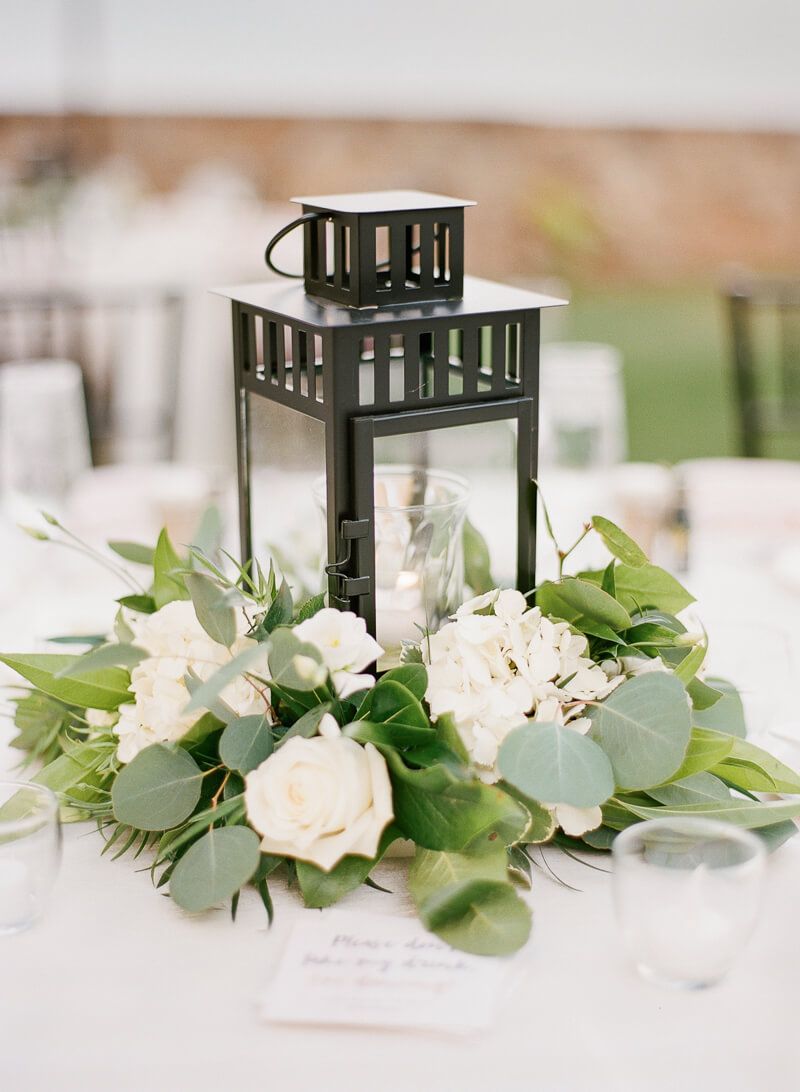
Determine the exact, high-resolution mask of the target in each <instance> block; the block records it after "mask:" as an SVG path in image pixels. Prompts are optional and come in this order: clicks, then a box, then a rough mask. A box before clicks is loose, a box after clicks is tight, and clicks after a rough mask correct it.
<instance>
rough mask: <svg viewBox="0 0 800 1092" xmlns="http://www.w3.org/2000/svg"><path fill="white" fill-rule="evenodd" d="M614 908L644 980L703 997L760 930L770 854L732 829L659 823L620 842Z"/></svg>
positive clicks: (637, 828) (634, 829)
mask: <svg viewBox="0 0 800 1092" xmlns="http://www.w3.org/2000/svg"><path fill="white" fill-rule="evenodd" d="M613 856H614V901H615V905H616V911H617V917H618V920H619V923H620V926H621V928H622V935H623V938H624V941H625V945H626V947H627V949H628V952H629V953H630V955H631V957H632V958H633V960H634V962H635V963H636V966H637V968H638V970H639V972H640V974H642V976H643V977H644V978H647V979H650V980H651V981H654V982H657V983H659V984H661V985H668V986H675V987H681V988H684V989H697V988H700V987H703V986H711V985H713V984H714V983H715V982H718V981H719V980H720V979H721V978H722V977H723V976H724V975H725V974H727V972H728V971H729V970H730V968H731V966H732V965H733V963H734V961H735V960H736V958H737V956H738V955H739V953H740V952H741V950H742V949H743V947H744V945H745V943H746V942H747V940H748V938H749V937H750V934H751V933H752V931H753V927H754V926H755V923H756V918H757V916H758V910H759V906H760V903H761V892H762V884H763V876H764V863H765V859H766V852H765V849H764V846H763V844H762V843H761V842H760V841H759V839H758V838H757V837H756V836H755V835H754V834H751V833H750V832H749V831H746V830H741V829H740V828H739V827H735V826H733V825H732V824H730V823H720V822H716V821H712V820H708V819H698V818H684V819H656V820H653V821H652V822H646V823H637V824H635V825H634V826H631V827H628V828H627V829H626V830H624V831H622V833H621V834H619V835H617V838H616V839H615V841H614V846H613Z"/></svg>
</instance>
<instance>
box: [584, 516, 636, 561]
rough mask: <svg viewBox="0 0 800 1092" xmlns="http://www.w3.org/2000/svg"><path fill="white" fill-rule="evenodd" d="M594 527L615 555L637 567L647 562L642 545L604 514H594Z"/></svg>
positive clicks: (610, 551)
mask: <svg viewBox="0 0 800 1092" xmlns="http://www.w3.org/2000/svg"><path fill="white" fill-rule="evenodd" d="M592 527H594V529H595V531H597V533H598V535H600V538H602V540H603V542H604V543H605V547H606V549H607V550H608V552H609V553H610V554H613V555H614V557H617V558H619V560H620V561H623V562H625V564H626V565H632V566H633V567H634V568H637V569H638V568H640V567H641V566H642V565H646V564H647V554H646V553H645V552H644V550H643V549H642V548H641V546H639V545H637V543H635V542H634V541H633V539H632V538H631V537H630V535H626V534H625V532H624V531H623V530H622V528H621V527H617V525H616V524H615V523H612V522H611V520H610V519H606V518H605V517H604V516H592Z"/></svg>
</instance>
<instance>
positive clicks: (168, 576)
mask: <svg viewBox="0 0 800 1092" xmlns="http://www.w3.org/2000/svg"><path fill="white" fill-rule="evenodd" d="M182 568H183V561H182V560H181V558H180V556H179V555H178V553H177V551H176V550H175V547H174V546H173V545H172V543H171V541H170V538H169V535H168V534H167V532H166V530H163V531H162V532H161V534H160V535H159V536H158V542H157V543H156V548H155V552H154V553H153V589H152V595H153V601H154V603H155V605H156V609H157V610H161V608H162V607H165V606H166V605H167V603H172V602H174V600H176V599H188V598H189V591H188V589H187V587H186V582H185V580H184V578H183V576H182V575H181V573H180V570H181V569H182Z"/></svg>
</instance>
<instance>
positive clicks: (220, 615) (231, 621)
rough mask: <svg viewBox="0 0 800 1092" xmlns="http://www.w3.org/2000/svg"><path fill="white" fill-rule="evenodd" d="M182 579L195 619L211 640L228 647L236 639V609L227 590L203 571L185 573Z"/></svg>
mask: <svg viewBox="0 0 800 1092" xmlns="http://www.w3.org/2000/svg"><path fill="white" fill-rule="evenodd" d="M183 579H184V582H185V584H186V587H187V589H188V591H189V595H190V596H191V598H192V606H193V607H194V612H195V614H196V615H197V621H198V622H199V623H200V625H201V626H202V627H203V629H204V630H205V631H206V633H207V634H208V636H209V637H210V638H211V640H212V641H216V643H217V644H218V645H224V646H225V648H230V647H231V645H232V644H233V642H234V641H235V640H236V611H235V610H234V608H233V607H232V606H231V603H230V599H229V597H228V594H227V591H226V590H225V589H223V588H221V587H220V586H219V584H217V583H216V581H214V580H212V579H211V577H210V576H206V574H205V573H187V574H186V575H185V576H184V578H183Z"/></svg>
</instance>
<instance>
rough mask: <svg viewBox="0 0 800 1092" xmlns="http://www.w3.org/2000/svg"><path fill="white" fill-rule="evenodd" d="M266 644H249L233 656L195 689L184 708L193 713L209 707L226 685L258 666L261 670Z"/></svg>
mask: <svg viewBox="0 0 800 1092" xmlns="http://www.w3.org/2000/svg"><path fill="white" fill-rule="evenodd" d="M265 652H266V645H258V644H256V645H248V647H247V648H245V649H243V650H242V651H241V652H239V653H237V654H236V655H235V656H232V657H231V658H230V660H228V662H227V663H225V664H223V665H222V667H220V669H219V670H218V671H215V672H214V674H213V675H211V676H210V677H209V678H208V679H206V681H205V682H204V683H202V684H201V685H200V686H198V687H197V689H196V690H194V691H193V693H192V696H191V699H190V700H189V704H188V705H187V706H186V708H185V709H184V712H185V713H191V712H193V711H194V710H196V709H208V708H210V707H211V705H212V704H213V703H214V702H215V700H216V699H217V698H218V696H219V695H220V694H221V693H222V691H223V690H224V689H225V687H226V686H228V685H229V684H230V683H232V682H233V681H234V679H237V678H238V677H239V675H244V674H246V673H247V672H249V671H252V670H254V669H256V668H258V669H259V670H261V669H262V668H263V665H264V660H265V658H266V657H265Z"/></svg>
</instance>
